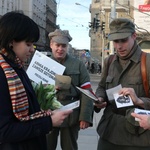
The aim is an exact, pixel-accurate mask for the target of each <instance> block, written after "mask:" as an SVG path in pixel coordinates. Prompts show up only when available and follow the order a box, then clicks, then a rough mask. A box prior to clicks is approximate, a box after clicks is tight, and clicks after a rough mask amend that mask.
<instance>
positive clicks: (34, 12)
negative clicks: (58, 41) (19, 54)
mask: <svg viewBox="0 0 150 150" xmlns="http://www.w3.org/2000/svg"><path fill="white" fill-rule="evenodd" d="M16 10H21V11H22V12H23V13H24V14H25V15H27V16H29V17H30V18H32V19H33V20H34V21H35V22H36V23H37V24H38V26H39V30H40V39H39V41H38V42H37V43H36V44H35V46H36V48H37V49H39V50H40V51H50V48H49V39H48V33H49V32H52V31H54V30H55V29H56V28H57V25H56V18H57V3H56V0H42V1H41V0H1V1H0V16H2V15H4V14H5V13H7V12H10V11H16Z"/></svg>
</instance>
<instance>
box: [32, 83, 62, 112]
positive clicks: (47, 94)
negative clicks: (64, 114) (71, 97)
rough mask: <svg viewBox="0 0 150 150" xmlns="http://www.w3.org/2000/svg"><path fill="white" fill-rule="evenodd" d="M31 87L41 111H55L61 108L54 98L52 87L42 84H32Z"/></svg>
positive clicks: (53, 87)
mask: <svg viewBox="0 0 150 150" xmlns="http://www.w3.org/2000/svg"><path fill="white" fill-rule="evenodd" d="M32 86H33V89H34V91H35V93H36V95H37V99H38V102H39V104H40V107H41V109H42V110H48V109H51V110H55V109H59V108H61V107H62V104H61V103H60V102H59V101H58V100H57V98H56V95H55V86H54V85H50V84H48V85H43V84H42V82H40V84H36V83H35V82H32Z"/></svg>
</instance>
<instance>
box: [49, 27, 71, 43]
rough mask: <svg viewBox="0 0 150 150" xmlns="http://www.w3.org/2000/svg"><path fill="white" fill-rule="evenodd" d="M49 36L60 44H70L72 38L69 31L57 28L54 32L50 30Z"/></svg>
mask: <svg viewBox="0 0 150 150" xmlns="http://www.w3.org/2000/svg"><path fill="white" fill-rule="evenodd" d="M48 37H49V39H50V40H53V41H54V42H56V43H59V44H68V43H69V42H70V41H71V40H72V37H71V36H70V34H69V31H68V30H61V29H56V30H55V31H54V32H50V33H49V34H48Z"/></svg>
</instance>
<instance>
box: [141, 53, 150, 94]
mask: <svg viewBox="0 0 150 150" xmlns="http://www.w3.org/2000/svg"><path fill="white" fill-rule="evenodd" d="M141 74H142V80H143V86H144V90H145V93H146V96H147V97H150V95H149V84H148V78H147V72H146V53H145V52H142V54H141Z"/></svg>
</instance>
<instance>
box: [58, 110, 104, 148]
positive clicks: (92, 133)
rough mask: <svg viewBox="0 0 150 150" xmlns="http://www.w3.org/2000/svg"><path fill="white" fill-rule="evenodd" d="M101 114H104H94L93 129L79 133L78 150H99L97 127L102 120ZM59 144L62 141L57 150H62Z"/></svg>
mask: <svg viewBox="0 0 150 150" xmlns="http://www.w3.org/2000/svg"><path fill="white" fill-rule="evenodd" d="M101 113H102V112H100V113H94V117H93V127H90V128H88V129H85V130H80V131H79V138H78V150H97V144H98V138H99V136H98V134H97V132H96V127H97V125H98V122H99V120H100V117H101ZM59 142H60V141H59V140H58V146H57V149H56V150H61V148H60V144H59Z"/></svg>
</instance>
